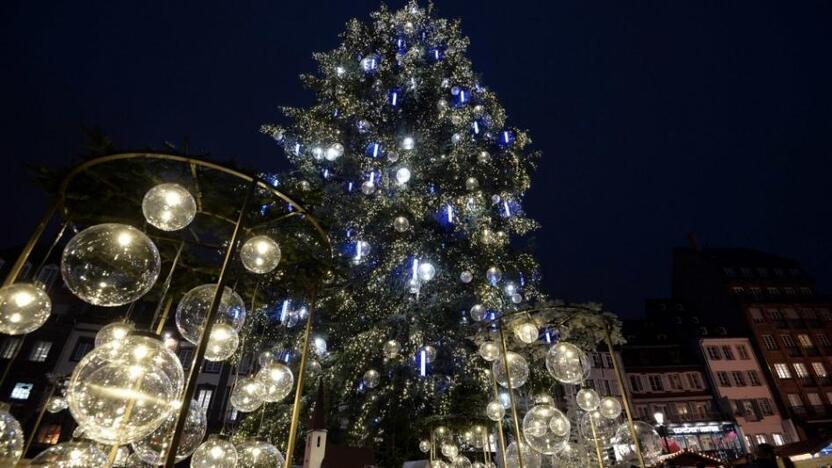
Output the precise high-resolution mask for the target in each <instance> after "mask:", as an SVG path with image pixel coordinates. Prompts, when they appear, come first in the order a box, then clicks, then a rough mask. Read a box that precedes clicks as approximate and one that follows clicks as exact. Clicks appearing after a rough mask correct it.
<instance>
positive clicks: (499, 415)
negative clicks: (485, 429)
mask: <svg viewBox="0 0 832 468" xmlns="http://www.w3.org/2000/svg"><path fill="white" fill-rule="evenodd" d="M485 415H486V416H488V419H490V420H492V421H500V420H502V419H503V417H504V416H505V415H506V408H505V407H504V406H503V404H502V403H501V402H499V401H497V400H494V401H490V402H488V405H486V407H485Z"/></svg>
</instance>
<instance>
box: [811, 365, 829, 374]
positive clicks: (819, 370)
mask: <svg viewBox="0 0 832 468" xmlns="http://www.w3.org/2000/svg"><path fill="white" fill-rule="evenodd" d="M812 370H813V371H815V375H816V376H818V377H826V375H827V374H826V367H825V366H824V365H823V363H822V362H813V363H812Z"/></svg>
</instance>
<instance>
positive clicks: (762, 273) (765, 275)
mask: <svg viewBox="0 0 832 468" xmlns="http://www.w3.org/2000/svg"><path fill="white" fill-rule="evenodd" d="M757 274H758V275H759V276H760V277H761V278H768V268H765V267H757Z"/></svg>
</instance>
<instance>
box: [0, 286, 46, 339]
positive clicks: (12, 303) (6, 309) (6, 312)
mask: <svg viewBox="0 0 832 468" xmlns="http://www.w3.org/2000/svg"><path fill="white" fill-rule="evenodd" d="M51 313H52V301H51V300H50V299H49V296H48V295H47V294H46V292H45V291H44V290H43V288H41V287H40V286H37V285H35V284H32V283H16V284H10V285H8V286H3V287H2V288H0V333H5V334H6V335H23V334H26V333H30V332H33V331H35V330H37V329H38V328H40V326H41V325H43V323H44V322H46V320H47V319H48V318H49V315H50V314H51Z"/></svg>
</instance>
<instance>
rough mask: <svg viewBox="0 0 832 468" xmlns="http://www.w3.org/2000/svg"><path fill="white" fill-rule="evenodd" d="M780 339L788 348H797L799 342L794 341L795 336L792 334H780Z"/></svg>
mask: <svg viewBox="0 0 832 468" xmlns="http://www.w3.org/2000/svg"><path fill="white" fill-rule="evenodd" d="M780 339H781V340H783V346H785V347H786V348H796V347H797V344H796V343H795V342H794V338H792V336H791V335H780Z"/></svg>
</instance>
